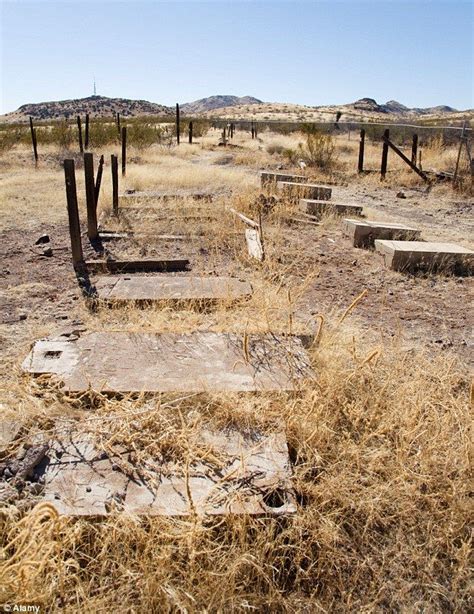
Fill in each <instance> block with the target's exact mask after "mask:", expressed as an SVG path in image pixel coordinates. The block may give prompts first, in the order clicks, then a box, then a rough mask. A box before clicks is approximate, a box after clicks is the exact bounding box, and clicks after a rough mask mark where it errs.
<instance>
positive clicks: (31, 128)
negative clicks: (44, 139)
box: [30, 117, 38, 166]
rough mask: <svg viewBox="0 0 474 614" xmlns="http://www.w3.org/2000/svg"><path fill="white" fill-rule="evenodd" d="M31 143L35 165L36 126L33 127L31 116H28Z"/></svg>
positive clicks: (36, 157)
mask: <svg viewBox="0 0 474 614" xmlns="http://www.w3.org/2000/svg"><path fill="white" fill-rule="evenodd" d="M30 132H31V144H32V145H33V155H34V156H35V166H38V142H37V140H36V128H34V127H33V118H32V117H30Z"/></svg>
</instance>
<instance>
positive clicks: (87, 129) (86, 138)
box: [84, 113, 89, 149]
mask: <svg viewBox="0 0 474 614" xmlns="http://www.w3.org/2000/svg"><path fill="white" fill-rule="evenodd" d="M84 148H85V149H89V113H86V135H85V138H84Z"/></svg>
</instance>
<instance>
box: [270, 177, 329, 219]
mask: <svg viewBox="0 0 474 614" xmlns="http://www.w3.org/2000/svg"><path fill="white" fill-rule="evenodd" d="M277 187H278V189H279V190H280V191H281V193H282V194H283V195H284V196H286V197H287V198H290V199H292V200H298V199H300V198H310V199H314V200H331V196H332V188H329V187H328V186H324V185H315V184H313V183H295V182H292V181H279V182H278V183H277ZM308 213H309V211H308Z"/></svg>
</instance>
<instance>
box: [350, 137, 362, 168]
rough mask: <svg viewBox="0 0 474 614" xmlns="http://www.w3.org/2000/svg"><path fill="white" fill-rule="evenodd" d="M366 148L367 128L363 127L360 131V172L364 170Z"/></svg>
mask: <svg viewBox="0 0 474 614" xmlns="http://www.w3.org/2000/svg"><path fill="white" fill-rule="evenodd" d="M349 134H350V133H349ZM364 148H365V130H364V129H363V128H362V130H361V131H360V143H359V164H358V165H357V172H358V173H363V172H364Z"/></svg>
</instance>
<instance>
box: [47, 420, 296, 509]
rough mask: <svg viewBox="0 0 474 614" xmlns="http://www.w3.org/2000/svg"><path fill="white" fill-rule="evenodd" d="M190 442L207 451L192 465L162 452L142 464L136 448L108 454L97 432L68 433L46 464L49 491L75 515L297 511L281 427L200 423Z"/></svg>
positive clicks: (49, 495) (51, 497)
mask: <svg viewBox="0 0 474 614" xmlns="http://www.w3.org/2000/svg"><path fill="white" fill-rule="evenodd" d="M187 440H188V445H189V447H190V449H193V448H196V447H197V448H198V449H199V451H200V452H201V454H202V456H201V457H196V456H194V457H193V458H192V459H191V462H190V464H189V466H186V462H185V459H183V458H181V459H180V458H177V459H174V460H173V459H170V460H166V461H165V460H163V458H162V457H161V456H160V457H159V458H153V457H151V458H147V460H146V462H145V463H143V464H142V465H138V466H137V462H136V461H135V460H133V459H131V455H130V452H129V451H126V450H120V451H118V452H117V453H116V454H111V455H110V456H109V455H107V454H105V453H104V452H103V451H102V450H100V449H98V448H96V447H95V446H94V442H93V440H92V438H91V437H90V436H86V435H79V434H76V435H74V434H72V435H67V436H64V438H63V439H62V440H61V441H58V442H55V444H54V445H53V446H52V448H51V449H50V451H49V453H48V455H47V458H46V462H44V463H43V465H42V467H41V473H42V477H43V480H44V491H43V497H44V499H45V500H46V501H49V502H51V503H52V504H53V505H54V506H55V507H56V509H57V511H58V512H59V513H60V514H63V515H73V516H103V515H106V514H108V513H110V512H112V511H124V512H127V513H132V514H140V515H150V516H159V515H166V516H187V515H190V514H198V515H199V516H204V515H224V514H243V513H245V514H252V515H282V514H294V513H295V512H296V505H295V499H294V495H293V490H292V483H291V465H290V461H289V457H288V448H287V444H286V439H285V436H284V434H283V433H282V432H278V433H275V434H271V435H262V434H261V433H258V432H253V433H252V434H248V433H244V432H241V431H239V430H236V429H235V428H234V429H232V430H231V429H229V430H226V431H225V432H223V431H217V432H216V431H211V430H209V429H204V428H201V429H199V430H198V431H197V432H191V433H189V434H188V435H187ZM201 459H202V460H201ZM122 468H126V471H124V470H123V469H122Z"/></svg>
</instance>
